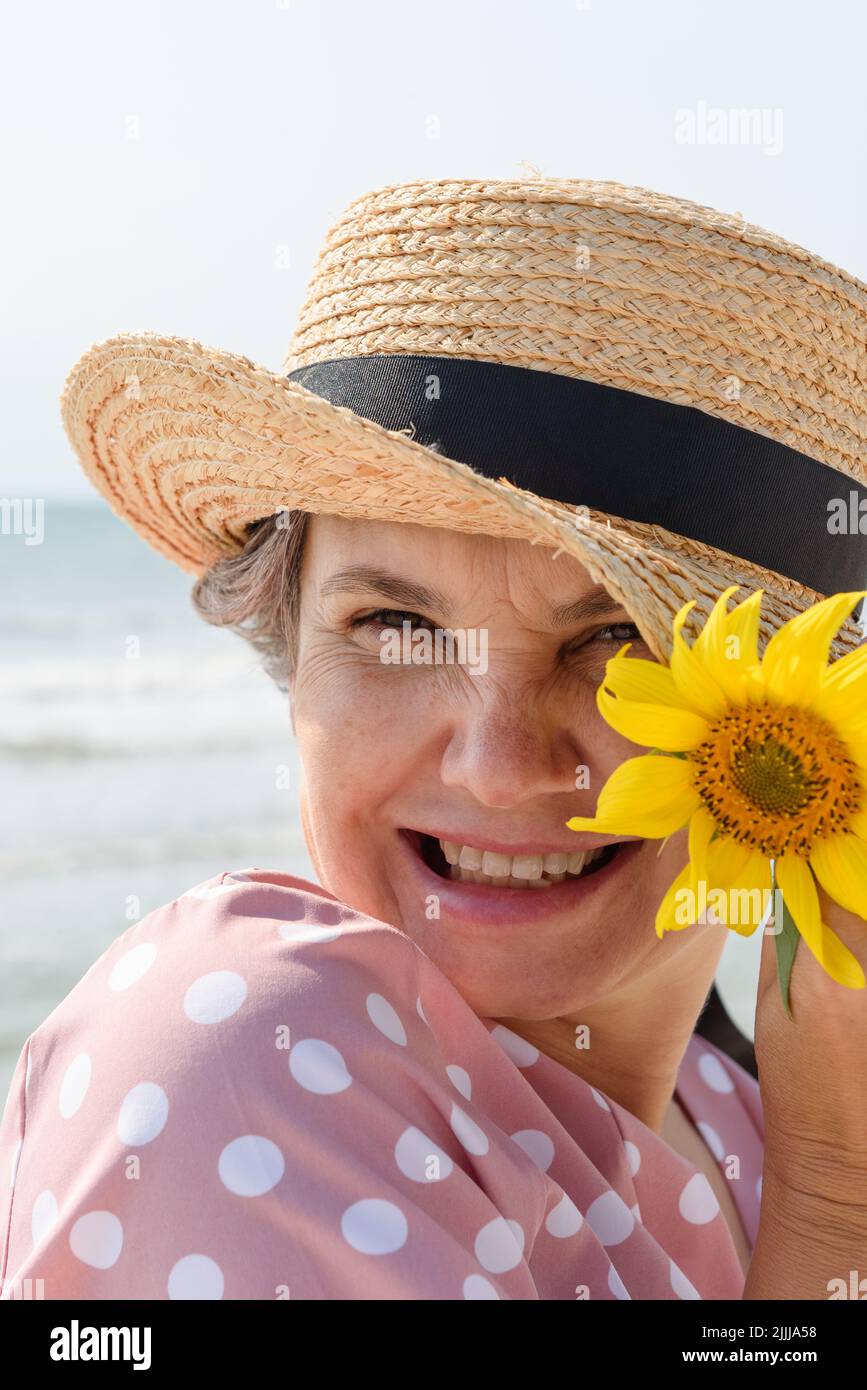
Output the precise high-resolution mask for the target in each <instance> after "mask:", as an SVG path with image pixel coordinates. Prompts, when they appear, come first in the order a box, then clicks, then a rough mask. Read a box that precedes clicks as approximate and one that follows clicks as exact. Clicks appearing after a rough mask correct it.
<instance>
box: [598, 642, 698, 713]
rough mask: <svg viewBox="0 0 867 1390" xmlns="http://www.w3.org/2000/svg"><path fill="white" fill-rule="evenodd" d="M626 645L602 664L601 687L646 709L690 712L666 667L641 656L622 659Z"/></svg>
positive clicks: (626, 648) (688, 705)
mask: <svg viewBox="0 0 867 1390" xmlns="http://www.w3.org/2000/svg"><path fill="white" fill-rule="evenodd" d="M631 645H632V644H631V643H627V644H626V646H625V647H622V648H621V650H620V651H619V652H618V654H617V656H612V657H610V658H609V659H608V661H607V662H606V663H605V680H604V682H603V684H604V685H606V686H607V687H608V689H609V690H611V691H613V693H614V694H615V695H617V696H618V697H619V698H620V699H623V700H637V701H639V702H640V703H642V704H646V705H674V706H676V707H677V708H678V709H682V708H683V707H684V706H686V708H687V709H690V708H691V706H690V704H689V702H688V701H685V700H684V698H683V696H682V695H681V693H680V691H679V690H678V688H677V686H676V685H675V683H674V676H673V675H672V674H671V672H670V671H669V669H668V667H667V666H662V665H661V664H660V663H659V662H658V661H646V660H645V659H644V657H641V656H624V655H623V652H625V651H627V650H628V648H629V647H630V646H631Z"/></svg>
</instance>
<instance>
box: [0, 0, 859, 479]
mask: <svg viewBox="0 0 867 1390" xmlns="http://www.w3.org/2000/svg"><path fill="white" fill-rule="evenodd" d="M5 29H6V43H5V45H4V56H3V58H2V59H0V132H2V150H3V177H2V179H0V200H2V204H3V205H4V206H3V210H2V221H0V225H2V228H3V231H2V237H3V255H2V256H0V310H2V312H0V353H2V364H0V365H2V370H0V390H2V419H3V434H4V441H3V442H4V448H3V452H2V463H0V468H2V475H0V493H3V494H5V495H26V496H31V497H40V496H41V497H44V498H46V499H49V498H54V497H67V498H72V497H80V498H83V499H84V498H87V499H94V498H95V497H96V494H95V493H94V491H93V489H92V487H91V485H90V483H89V482H88V481H87V480H86V478H85V477H84V476H83V474H82V473H81V471H80V469H79V466H78V464H77V463H76V461H75V459H74V456H73V454H72V451H71V449H70V447H69V445H68V443H67V441H66V438H65V435H64V434H63V430H62V426H61V423H60V414H59V402H58V398H59V395H60V392H61V390H62V388H63V383H64V380H65V377H66V374H67V373H68V371H69V370H70V368H71V367H72V366H73V364H74V363H75V362H76V361H77V359H78V358H79V357H80V356H81V354H82V353H83V352H85V351H86V350H87V348H88V347H90V345H91V344H93V343H98V342H100V341H102V340H103V339H105V338H108V337H110V336H112V335H113V334H115V333H119V332H125V331H135V332H138V331H142V330H147V331H151V332H158V333H164V334H168V335H178V336H181V337H191V338H197V339H198V340H199V341H201V342H203V343H205V344H206V345H209V346H218V347H221V348H224V349H228V350H229V351H233V352H239V353H242V354H244V355H245V356H247V357H250V358H252V359H253V360H254V361H256V362H259V363H261V364H262V365H264V366H267V367H269V368H271V369H273V370H279V368H280V364H281V363H282V360H283V357H284V355H285V353H286V350H287V348H288V345H289V340H290V338H291V336H292V329H293V325H294V319H295V316H296V314H297V312H298V309H299V307H300V305H301V303H302V301H303V298H304V294H305V290H306V286H307V281H308V278H309V276H310V273H311V270H312V267H313V263H314V261H315V258H316V255H317V253H318V250H319V247H320V245H321V242H322V239H323V237H324V235H325V232H326V230H327V228H328V226H329V225H330V224H331V222H332V221H334V220H335V219H336V218H337V216H339V214H340V213H341V211H342V210H343V208H344V207H345V206H346V205H347V204H348V203H349V202H351V201H352V200H353V199H354V198H357V197H359V196H360V195H361V194H363V193H365V192H367V191H369V190H371V189H374V188H379V187H382V186H385V185H387V184H392V183H401V182H404V181H408V180H412V179H418V178H447V177H456V178H515V177H521V176H523V175H525V174H526V173H527V166H532V168H535V169H537V170H538V171H539V172H540V173H541V174H543V175H545V176H548V177H554V178H594V179H612V180H617V181H620V182H623V183H629V184H637V185H640V186H643V187H645V188H651V189H655V190H657V191H660V192H664V193H672V194H675V195H678V196H681V197H686V198H691V199H694V200H695V201H697V202H699V203H703V204H707V205H709V206H712V207H716V208H718V209H720V210H722V211H727V212H735V211H737V212H740V213H742V214H743V216H744V217H745V218H746V219H747V220H748V221H750V222H755V223H758V224H759V225H760V226H765V227H767V228H769V229H770V230H772V231H775V232H778V233H780V234H782V235H783V236H785V237H787V238H788V239H789V240H791V241H794V242H797V243H799V244H800V245H803V246H806V247H808V248H809V249H811V250H813V251H816V252H818V253H819V254H820V255H822V256H823V257H825V258H826V259H827V260H830V261H832V262H833V263H835V264H837V265H839V266H841V267H843V268H844V269H846V270H848V271H850V272H851V273H852V274H854V275H857V276H858V277H859V278H861V279H864V280H867V238H865V235H864V233H865V224H867V215H865V214H867V178H865V173H867V171H865V162H864V154H863V151H864V148H865V126H867V84H865V82H864V79H863V55H864V53H865V51H867V7H865V6H856V5H853V4H852V3H851V0H848V3H847V2H846V0H825V3H824V4H822V5H820V6H817V5H815V4H813V3H807V0H785V3H783V0H728V3H726V4H725V5H720V4H719V3H711V0H689V2H688V0H656V3H652V4H651V3H646V0H589V3H588V0H438V3H437V4H435V5H433V4H430V5H429V4H423V3H420V0H362V2H361V3H350V2H349V0H314V3H312V4H311V3H310V0H243V2H242V0H207V3H205V0H172V3H153V2H149V0H136V3H135V4H133V3H129V0H111V3H107V0H106V3H100V2H99V0H76V2H75V4H73V5H70V4H68V3H65V4H61V3H56V0H40V3H39V4H37V5H19V6H17V7H15V9H14V11H12V10H11V9H10V10H7V15H6V25H5ZM718 110H722V111H724V112H733V111H734V112H739V111H742V110H757V111H759V112H761V113H762V122H763V130H762V132H761V135H760V138H757V139H754V140H753V141H752V142H750V143H743V142H742V141H739V140H738V139H729V140H727V141H726V142H725V143H713V144H711V143H707V142H706V141H704V142H702V141H699V140H695V141H693V142H692V143H687V142H685V141H684V138H683V137H684V133H685V131H686V130H687V129H688V123H689V122H690V121H695V122H697V123H698V125H697V128H698V129H701V128H704V129H705V130H707V129H708V124H707V122H709V121H710V119H711V113H713V112H714V111H718ZM684 113H689V114H688V115H687V116H684ZM702 113H704V114H702ZM702 120H705V122H706V124H705V125H704V127H702V126H701V122H702ZM287 260H288V265H287V264H286V261H287Z"/></svg>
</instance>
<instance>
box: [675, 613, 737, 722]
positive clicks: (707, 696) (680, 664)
mask: <svg viewBox="0 0 867 1390" xmlns="http://www.w3.org/2000/svg"><path fill="white" fill-rule="evenodd" d="M694 607H695V599H690V601H689V603H685V604H684V605H683V607H682V608H681V610H680V612H679V613H678V614H677V616H676V618H675V619H674V622H673V623H672V632H673V645H672V649H671V662H670V666H671V674H672V675H673V676H674V680H675V684H676V685H677V688H678V690H679V691H680V692H681V694H682V696H683V698H684V700H685V701H688V702H689V704H690V705H691V707H692V708H693V709H697V710H698V711H699V713H701V714H703V715H704V716H705V718H706V719H711V720H713V719H719V718H720V716H721V715H723V714H725V711H726V699H725V696H724V695H723V692H722V691H721V690H720V688H719V686H718V685H717V683H716V681H715V680H714V678H713V676H712V675H711V674H710V672H709V671H708V669H707V667H706V666H705V664H704V661H703V660H702V657H701V653H700V652H696V651H694V650H693V648H692V647H689V646H687V644H686V642H685V641H684V639H683V636H682V635H681V629H682V628H683V625H684V623H685V622H686V615H687V613H688V612H689V610H690V609H691V608H694Z"/></svg>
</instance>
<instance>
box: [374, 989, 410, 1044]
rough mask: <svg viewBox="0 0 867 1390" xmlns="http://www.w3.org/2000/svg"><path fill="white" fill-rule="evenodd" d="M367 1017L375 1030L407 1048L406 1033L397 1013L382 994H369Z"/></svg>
mask: <svg viewBox="0 0 867 1390" xmlns="http://www.w3.org/2000/svg"><path fill="white" fill-rule="evenodd" d="M367 1016H368V1018H369V1019H370V1021H371V1023H372V1024H373V1026H374V1027H375V1028H378V1029H379V1031H380V1033H382V1034H384V1036H385V1037H386V1038H389V1039H390V1041H391V1042H393V1043H399V1044H400V1046H401V1047H406V1031H405V1029H404V1026H403V1024H402V1023H401V1021H400V1019H399V1017H398V1015H397V1011H396V1010H395V1009H393V1008H392V1006H391V1004H389V1002H388V1000H387V999H384V998H383V996H382V995H381V994H368V996H367Z"/></svg>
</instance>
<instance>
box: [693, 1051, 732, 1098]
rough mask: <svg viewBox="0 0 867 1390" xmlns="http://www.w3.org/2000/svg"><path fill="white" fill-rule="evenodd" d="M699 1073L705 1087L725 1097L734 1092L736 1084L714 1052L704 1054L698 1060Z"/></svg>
mask: <svg viewBox="0 0 867 1390" xmlns="http://www.w3.org/2000/svg"><path fill="white" fill-rule="evenodd" d="M698 1073H699V1076H700V1077H701V1079H702V1081H703V1082H704V1084H705V1086H709V1087H710V1089H711V1090H712V1091H718V1092H719V1093H720V1094H721V1095H725V1094H726V1093H727V1092H729V1091H733V1090H734V1088H735V1084H734V1082H733V1081H732V1079H731V1077H730V1076H729V1074H728V1072H727V1071H726V1069H725V1067H724V1066H723V1064H722V1062H721V1061H720V1059H719V1057H715V1056H714V1054H713V1053H712V1052H703V1053H702V1054H701V1056H700V1057H699V1059H698Z"/></svg>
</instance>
